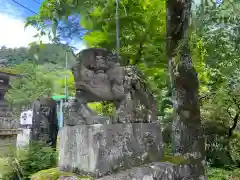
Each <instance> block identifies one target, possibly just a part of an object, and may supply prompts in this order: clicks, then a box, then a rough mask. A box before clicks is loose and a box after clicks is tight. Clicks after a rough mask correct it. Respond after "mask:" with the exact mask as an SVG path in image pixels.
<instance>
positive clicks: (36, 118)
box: [30, 98, 58, 148]
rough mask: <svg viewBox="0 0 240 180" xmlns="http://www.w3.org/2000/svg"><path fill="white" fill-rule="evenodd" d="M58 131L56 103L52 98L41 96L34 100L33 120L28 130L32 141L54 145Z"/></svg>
mask: <svg viewBox="0 0 240 180" xmlns="http://www.w3.org/2000/svg"><path fill="white" fill-rule="evenodd" d="M57 133H58V120H57V104H56V102H55V101H54V100H53V99H50V98H41V99H39V100H36V101H35V102H34V106H33V122H32V127H31V132H30V139H31V140H32V141H43V142H45V143H46V144H48V145H50V146H52V147H54V148H55V147H56V143H57Z"/></svg>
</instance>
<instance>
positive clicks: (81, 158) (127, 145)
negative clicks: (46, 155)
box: [59, 123, 163, 176]
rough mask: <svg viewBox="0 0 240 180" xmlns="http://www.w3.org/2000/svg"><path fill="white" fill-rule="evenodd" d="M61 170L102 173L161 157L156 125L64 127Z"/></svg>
mask: <svg viewBox="0 0 240 180" xmlns="http://www.w3.org/2000/svg"><path fill="white" fill-rule="evenodd" d="M59 136H60V150H59V151H60V152H59V155H60V159H59V165H60V169H61V170H63V171H68V172H76V173H78V174H81V173H82V172H85V173H89V174H91V175H94V176H102V175H106V174H108V173H111V172H113V171H118V170H120V169H127V168H131V167H133V166H139V165H141V164H145V163H149V162H154V161H160V160H161V159H162V158H163V146H162V145H163V143H162V135H161V129H160V126H159V125H158V124H155V123H154V124H150V123H146V124H142V123H139V124H137V123H136V124H104V125H102V124H95V125H78V126H65V127H63V128H62V129H61V130H60V132H59Z"/></svg>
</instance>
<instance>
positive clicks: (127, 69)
mask: <svg viewBox="0 0 240 180" xmlns="http://www.w3.org/2000/svg"><path fill="white" fill-rule="evenodd" d="M72 72H73V75H74V78H75V87H76V100H75V102H74V103H75V106H77V107H78V108H80V109H81V110H79V109H78V110H77V109H76V110H75V111H76V112H80V111H81V112H83V111H82V109H86V106H87V103H88V102H100V101H109V102H113V103H114V105H115V106H116V110H117V117H118V118H117V122H118V123H130V122H153V121H156V112H155V111H156V102H155V100H154V97H153V95H152V93H151V92H150V90H149V88H148V86H147V84H146V82H145V80H144V78H143V75H142V73H141V71H140V70H139V69H138V68H137V67H136V66H121V65H120V62H119V59H118V58H117V56H115V55H114V54H112V53H111V52H108V51H106V50H104V49H98V48H90V49H86V50H83V51H81V52H80V53H79V54H78V55H77V64H76V65H75V66H74V67H73V68H72ZM76 104H78V105H76ZM85 113H86V112H85ZM87 114H88V115H89V114H90V116H88V118H85V120H84V122H83V123H84V124H91V123H94V122H93V120H89V119H95V120H96V119H98V118H96V116H97V115H96V113H94V112H92V111H91V110H90V109H89V108H88V111H87ZM78 116H79V113H78ZM90 117H92V118H90ZM93 117H95V118H93ZM81 119H82V118H81ZM95 123H104V122H99V121H95Z"/></svg>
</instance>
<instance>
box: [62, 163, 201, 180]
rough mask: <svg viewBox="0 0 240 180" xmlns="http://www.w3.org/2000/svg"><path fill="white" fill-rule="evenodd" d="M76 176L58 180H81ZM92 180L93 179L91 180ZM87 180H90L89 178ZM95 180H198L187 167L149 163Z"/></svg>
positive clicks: (63, 177)
mask: <svg viewBox="0 0 240 180" xmlns="http://www.w3.org/2000/svg"><path fill="white" fill-rule="evenodd" d="M83 179H84V178H78V177H76V176H61V177H60V178H59V180H83ZM87 179H88V178H86V179H85V180H87ZM93 179H94V178H93ZM89 180H92V179H91V178H89ZM96 180H199V178H196V177H194V176H192V175H191V174H190V171H189V165H176V164H171V163H167V162H166V163H165V162H155V163H149V164H146V165H144V166H140V167H133V168H131V169H129V170H125V171H121V172H118V173H116V174H112V175H109V176H104V177H101V178H98V179H96Z"/></svg>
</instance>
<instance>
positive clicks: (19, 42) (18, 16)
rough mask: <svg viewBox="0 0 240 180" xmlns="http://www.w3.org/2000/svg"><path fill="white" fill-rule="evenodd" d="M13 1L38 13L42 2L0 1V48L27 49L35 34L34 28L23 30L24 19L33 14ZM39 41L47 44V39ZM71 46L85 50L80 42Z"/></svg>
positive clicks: (31, 0)
mask: <svg viewBox="0 0 240 180" xmlns="http://www.w3.org/2000/svg"><path fill="white" fill-rule="evenodd" d="M14 1H16V2H18V3H20V4H22V5H23V6H25V7H27V8H28V9H30V10H31V11H33V12H35V13H38V11H39V7H40V3H41V2H43V0H0V4H1V5H0V46H3V45H4V46H6V47H10V48H14V47H27V46H28V45H29V43H31V42H34V41H36V40H37V39H36V38H34V37H33V36H34V35H35V34H37V30H36V29H35V28H33V27H30V26H29V27H27V28H26V29H24V25H25V19H26V18H27V17H28V16H32V15H34V13H33V12H31V11H29V10H27V9H26V8H23V7H21V6H20V5H18V4H17V3H16V2H14ZM41 40H42V41H43V43H48V42H49V40H48V37H42V39H41ZM71 45H73V46H75V47H76V48H77V49H78V50H80V49H83V48H85V46H84V44H83V43H82V42H81V41H77V42H76V41H75V42H73V43H72V44H71Z"/></svg>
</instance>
